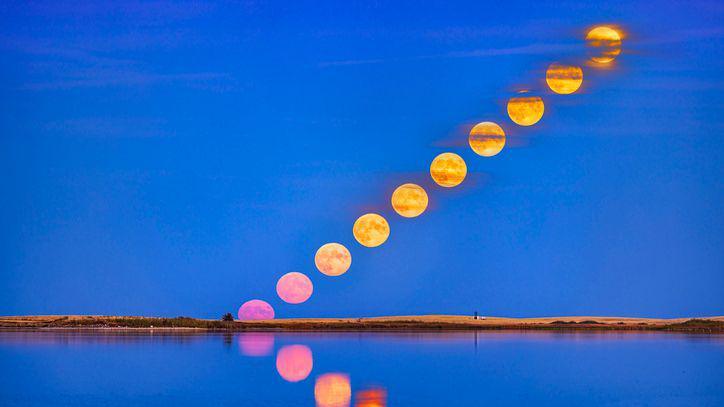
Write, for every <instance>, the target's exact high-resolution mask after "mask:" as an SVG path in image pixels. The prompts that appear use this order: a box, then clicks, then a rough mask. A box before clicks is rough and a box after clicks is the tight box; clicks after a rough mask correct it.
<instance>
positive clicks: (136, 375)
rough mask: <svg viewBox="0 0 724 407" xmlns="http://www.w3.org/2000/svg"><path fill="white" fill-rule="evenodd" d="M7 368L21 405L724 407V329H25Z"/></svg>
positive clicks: (0, 364) (4, 341)
mask: <svg viewBox="0 0 724 407" xmlns="http://www.w3.org/2000/svg"><path fill="white" fill-rule="evenodd" d="M0 372H1V373H0V374H1V375H2V377H0V404H2V405H10V406H13V405H23V406H25V405H29V406H35V405H44V406H53V405H67V406H90V405H110V406H122V405H123V406H126V405H135V406H144V405H171V404H173V405H177V406H178V405H199V404H206V405H221V406H231V405H234V406H257V405H258V406H314V405H315V404H316V405H333V406H344V405H351V406H355V405H359V406H379V405H389V406H408V405H416V406H448V405H449V406H479V405H663V406H666V405H672V406H677V405H680V406H694V405H697V406H717V405H718V406H722V405H724V336H721V335H715V336H712V335H686V334H670V333H645V332H642V333H580V332H579V333H565V332H525V333H519V332H477V333H476V332H460V333H457V332H453V333H450V332H448V333H241V334H208V333H182V334H178V333H174V334H169V333H164V332H113V331H110V332H97V331H95V332H67V331H45V332H21V331H16V332H0ZM315 387H316V388H315Z"/></svg>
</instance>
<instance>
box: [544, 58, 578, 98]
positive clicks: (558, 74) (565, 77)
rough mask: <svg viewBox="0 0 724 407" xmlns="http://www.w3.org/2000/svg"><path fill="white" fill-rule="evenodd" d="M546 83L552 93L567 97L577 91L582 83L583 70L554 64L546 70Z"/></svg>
mask: <svg viewBox="0 0 724 407" xmlns="http://www.w3.org/2000/svg"><path fill="white" fill-rule="evenodd" d="M546 83H548V87H549V88H551V90H552V91H553V92H556V93H559V94H561V95H568V94H571V93H573V92H575V91H577V90H578V88H580V87H581V84H582V83H583V70H582V69H581V68H580V67H578V66H575V65H561V64H559V63H557V62H554V63H552V64H550V65H549V66H548V69H547V70H546Z"/></svg>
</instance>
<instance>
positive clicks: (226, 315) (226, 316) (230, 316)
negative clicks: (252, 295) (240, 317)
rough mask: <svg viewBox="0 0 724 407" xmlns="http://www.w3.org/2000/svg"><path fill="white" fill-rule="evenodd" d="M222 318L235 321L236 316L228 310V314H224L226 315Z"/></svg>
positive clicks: (225, 320) (226, 320)
mask: <svg viewBox="0 0 724 407" xmlns="http://www.w3.org/2000/svg"><path fill="white" fill-rule="evenodd" d="M221 320H222V321H224V322H233V321H234V316H233V315H231V312H227V313H226V314H224V316H222V317H221Z"/></svg>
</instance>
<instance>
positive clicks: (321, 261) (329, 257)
mask: <svg viewBox="0 0 724 407" xmlns="http://www.w3.org/2000/svg"><path fill="white" fill-rule="evenodd" d="M314 264H315V265H316V266H317V270H319V271H320V272H321V273H322V274H325V275H328V276H332V277H335V276H341V275H342V274H344V273H346V272H347V270H349V266H351V265H352V255H351V254H350V253H349V250H347V248H346V247H344V246H342V245H341V244H339V243H327V244H325V245H323V246H322V247H320V248H319V249H318V250H317V254H315V255H314Z"/></svg>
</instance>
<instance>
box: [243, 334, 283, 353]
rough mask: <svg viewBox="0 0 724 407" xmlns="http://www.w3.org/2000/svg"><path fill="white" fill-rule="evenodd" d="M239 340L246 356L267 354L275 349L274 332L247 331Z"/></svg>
mask: <svg viewBox="0 0 724 407" xmlns="http://www.w3.org/2000/svg"><path fill="white" fill-rule="evenodd" d="M238 340H239V350H240V351H241V354H242V355H244V356H267V355H269V354H271V352H272V350H273V349H274V334H272V333H269V332H245V333H242V334H240V335H239V339H238Z"/></svg>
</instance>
